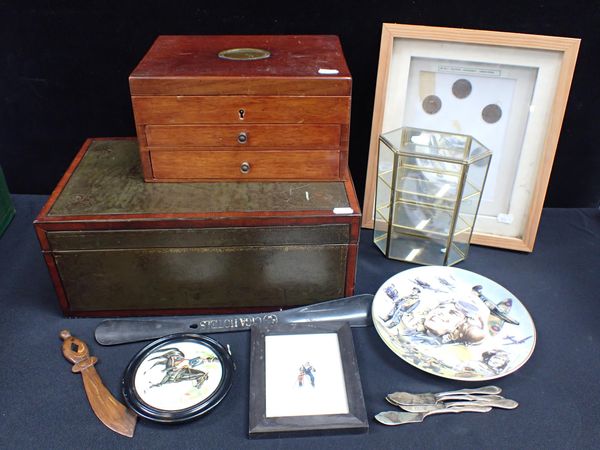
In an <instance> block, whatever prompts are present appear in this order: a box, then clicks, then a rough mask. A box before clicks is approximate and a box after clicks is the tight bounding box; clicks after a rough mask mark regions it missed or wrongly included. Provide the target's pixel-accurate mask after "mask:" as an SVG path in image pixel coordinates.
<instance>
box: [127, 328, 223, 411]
mask: <svg viewBox="0 0 600 450" xmlns="http://www.w3.org/2000/svg"><path fill="white" fill-rule="evenodd" d="M232 372H233V361H232V359H231V354H230V353H229V350H228V349H226V348H225V347H223V345H221V344H220V343H219V342H218V341H216V340H214V339H212V338H209V337H208V336H203V335H199V334H191V333H190V334H174V335H171V336H166V337H164V338H161V339H158V340H157V341H154V342H152V343H151V344H149V345H148V346H146V347H145V348H143V349H142V350H141V351H140V352H138V353H137V354H136V355H135V356H134V357H133V359H132V360H131V362H130V363H129V366H128V367H127V369H126V370H125V375H124V377H123V382H122V392H123V397H124V398H125V402H126V403H127V405H128V406H129V407H130V408H131V409H132V410H133V411H134V412H135V413H136V414H138V415H139V416H141V417H144V418H146V419H149V420H154V421H156V422H183V421H187V420H191V419H194V418H197V417H199V416H201V415H202V414H205V413H207V412H208V411H210V410H211V409H213V408H214V407H215V406H216V405H218V404H219V403H220V402H221V400H223V398H224V397H225V396H226V395H227V392H228V391H229V388H230V387H231V380H232Z"/></svg>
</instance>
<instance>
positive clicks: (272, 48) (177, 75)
mask: <svg viewBox="0 0 600 450" xmlns="http://www.w3.org/2000/svg"><path fill="white" fill-rule="evenodd" d="M232 48H258V49H264V50H267V51H269V52H270V57H268V58H265V59H259V60H227V59H223V58H220V57H219V52H221V51H223V50H227V49H232ZM351 83H352V80H351V77H350V72H349V70H348V67H347V65H346V61H345V59H344V54H343V53H342V48H341V45H340V41H339V39H338V37H337V36H326V35H325V36H324V35H300V36H289V35H280V36H266V35H252V36H249V35H239V36H160V37H159V38H158V39H157V40H156V41H155V42H154V44H153V45H152V47H151V48H150V50H149V51H148V53H147V54H146V55H145V56H144V58H143V59H142V61H141V62H140V63H139V64H138V66H137V67H136V68H135V70H134V71H133V72H132V74H131V76H130V77H129V84H130V88H131V94H132V95H236V94H237V95H350V91H351Z"/></svg>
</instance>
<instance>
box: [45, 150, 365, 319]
mask: <svg viewBox="0 0 600 450" xmlns="http://www.w3.org/2000/svg"><path fill="white" fill-rule="evenodd" d="M359 224H360V210H359V206H358V201H357V199H356V194H355V192H354V188H353V186H352V181H351V180H350V179H347V180H345V181H321V182H318V181H311V182H277V183H275V182H255V183H235V182H234V183H217V182H213V183H145V182H144V180H143V179H142V176H141V172H140V165H139V158H138V145H137V142H136V141H135V139H89V140H88V141H86V143H85V145H84V146H83V148H82V149H81V151H80V152H79V153H78V155H77V157H76V158H75V160H74V162H73V163H72V165H71V167H70V168H69V169H68V171H67V173H66V174H65V176H64V177H63V179H62V180H61V181H60V182H59V184H58V186H57V188H56V189H55V191H54V192H53V194H52V196H51V197H50V199H49V200H48V202H47V203H46V205H45V206H44V208H43V209H42V211H41V212H40V214H39V215H38V217H37V219H36V221H35V223H34V225H35V229H36V233H37V235H38V238H39V241H40V244H41V248H42V252H43V255H44V258H45V260H46V263H47V265H48V268H49V270H50V274H51V277H52V281H53V283H54V286H55V288H56V291H57V294H58V297H59V301H60V305H61V308H62V310H63V311H64V313H65V314H67V315H72V316H100V315H142V314H174V313H195V312H225V311H233V310H235V311H250V310H267V309H273V308H278V307H288V306H294V305H300V304H308V303H313V302H316V301H322V300H329V299H334V298H339V297H343V296H347V295H351V294H352V293H353V289H354V280H355V270H356V257H357V246H358V238H359V230H360V225H359Z"/></svg>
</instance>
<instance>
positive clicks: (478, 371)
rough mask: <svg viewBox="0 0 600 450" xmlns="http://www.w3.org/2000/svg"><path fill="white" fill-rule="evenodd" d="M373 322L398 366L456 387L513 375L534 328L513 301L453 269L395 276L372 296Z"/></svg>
mask: <svg viewBox="0 0 600 450" xmlns="http://www.w3.org/2000/svg"><path fill="white" fill-rule="evenodd" d="M372 315H373V322H374V324H375V329H376V330H377V332H378V333H379V336H380V337H381V338H382V339H383V341H384V342H385V343H386V344H387V345H388V347H390V348H391V349H392V350H393V351H394V353H396V354H397V355H398V356H400V358H402V359H403V360H405V361H406V362H408V363H409V364H412V365H413V366H415V367H417V368H419V369H421V370H424V371H426V372H429V373H431V374H434V375H438V376H441V377H444V378H450V379H453V380H466V381H483V380H491V379H494V378H500V377H503V376H505V375H508V374H509V373H512V372H514V371H515V370H517V369H519V368H520V367H521V366H522V365H523V364H525V362H526V361H527V360H528V359H529V357H530V356H531V354H532V353H533V349H534V347H535V340H536V334H535V327H534V325H533V320H532V319H531V316H530V315H529V313H528V312H527V310H526V309H525V307H524V306H523V305H522V304H521V302H520V301H519V300H518V299H517V298H516V297H515V296H514V295H513V294H511V293H510V292H509V291H508V290H506V289H505V288H503V287H502V286H500V285H499V284H497V283H495V282H493V281H492V280H489V279H488V278H485V277H483V276H481V275H478V274H476V273H473V272H469V271H467V270H462V269H457V268H454V267H443V266H428V267H418V268H415V269H409V270H406V271H404V272H401V273H398V274H396V275H394V276H393V277H392V278H390V279H389V280H387V281H386V282H385V283H384V284H383V285H382V286H381V287H380V288H379V290H378V291H377V294H375V299H374V300H373V311H372Z"/></svg>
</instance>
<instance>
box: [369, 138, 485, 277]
mask: <svg viewBox="0 0 600 450" xmlns="http://www.w3.org/2000/svg"><path fill="white" fill-rule="evenodd" d="M491 156H492V153H491V151H490V150H489V149H487V148H486V147H484V146H483V145H482V144H481V143H479V142H478V141H477V140H475V139H473V138H472V137H471V136H467V135H460V134H450V133H442V132H437V131H427V130H421V129H417V128H399V129H397V130H394V131H390V132H389V133H384V134H382V135H381V136H380V137H379V162H378V170H377V194H376V200H375V227H374V242H375V244H376V245H377V246H378V247H379V248H380V249H381V251H382V252H383V253H384V254H385V255H386V256H387V257H388V258H392V259H399V260H403V261H408V262H413V263H417V264H431V265H448V266H450V265H453V264H456V263H458V262H460V261H462V260H463V259H465V258H466V256H467V253H468V250H469V242H470V240H471V234H472V231H473V226H474V224H475V218H476V215H477V209H478V208H479V203H480V199H481V193H482V190H483V186H484V184H485V178H486V175H487V171H488V167H489V162H490V159H491Z"/></svg>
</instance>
